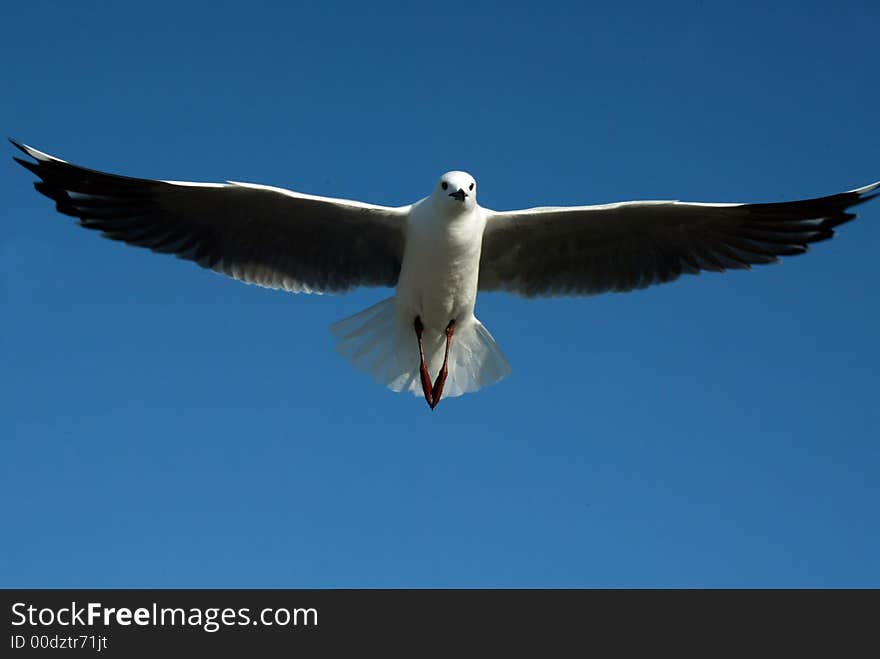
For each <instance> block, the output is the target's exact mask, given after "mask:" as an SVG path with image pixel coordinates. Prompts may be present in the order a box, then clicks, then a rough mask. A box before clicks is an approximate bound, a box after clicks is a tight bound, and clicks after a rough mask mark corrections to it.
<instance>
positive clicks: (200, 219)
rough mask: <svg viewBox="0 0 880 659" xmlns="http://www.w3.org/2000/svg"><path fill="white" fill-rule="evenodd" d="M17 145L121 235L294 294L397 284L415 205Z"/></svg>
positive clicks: (78, 208) (73, 205) (61, 194)
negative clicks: (144, 172) (102, 168)
mask: <svg viewBox="0 0 880 659" xmlns="http://www.w3.org/2000/svg"><path fill="white" fill-rule="evenodd" d="M12 143H13V144H14V145H15V146H16V147H18V148H19V149H20V150H21V151H23V152H24V153H25V154H27V155H28V156H30V157H31V158H32V159H33V160H32V161H31V160H25V159H23V158H15V160H16V161H17V162H18V163H20V164H21V165H22V166H24V167H25V168H27V169H28V170H30V171H31V172H33V173H34V174H36V175H37V176H38V177H39V178H40V179H41V180H40V181H38V182H36V183H34V187H35V188H36V190H37V191H38V192H40V193H41V194H43V195H45V196H47V197H49V198H50V199H52V200H53V201H54V202H55V206H56V208H57V209H58V211H59V212H60V213H63V214H65V215H69V216H72V217H76V218H79V221H80V224H81V225H82V226H83V227H85V228H86V229H92V230H95V231H100V232H101V233H102V234H103V235H104V236H106V237H107V238H110V239H112V240H119V241H123V242H126V243H128V244H130V245H135V246H137V247H144V248H147V249H150V250H152V251H154V252H159V253H166V254H175V255H177V256H178V257H180V258H183V259H188V260H190V261H194V262H196V263H197V264H198V265H200V266H202V267H204V268H210V269H212V270H214V271H216V272H219V273H222V274H225V275H228V276H230V277H234V278H235V279H239V280H241V281H244V282H247V283H251V284H258V285H261V286H267V287H271V288H281V289H285V290H288V291H293V292H343V291H346V290H348V289H350V288H353V287H355V286H394V285H395V284H396V283H397V278H398V275H399V273H400V263H401V260H402V258H403V246H404V238H405V235H404V234H405V229H406V216H407V213H408V210H409V207H401V208H388V207H385V206H374V205H371V204H364V203H361V202H356V201H348V200H343V199H331V198H327V197H316V196H312V195H304V194H300V193H296V192H292V191H290V190H285V189H283V188H274V187H271V186H265V185H257V184H249V183H235V182H228V183H190V182H184V181H156V180H150V179H140V178H130V177H126V176H117V175H115V174H108V173H104V172H99V171H95V170H91V169H86V168H84V167H79V166H77V165H72V164H70V163H67V162H65V161H63V160H60V159H59V158H55V157H54V156H50V155H48V154H46V153H43V152H42V151H38V150H37V149H34V148H32V147H29V146H27V145H24V144H19V143H18V142H15V141H14V140H13V141H12Z"/></svg>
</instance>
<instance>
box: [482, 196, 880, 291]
mask: <svg viewBox="0 0 880 659" xmlns="http://www.w3.org/2000/svg"><path fill="white" fill-rule="evenodd" d="M878 188H880V181H878V182H877V183H873V184H871V185H866V186H865V187H862V188H857V189H855V190H851V191H849V192H843V193H841V194H836V195H831V196H829V197H821V198H818V199H808V200H803V201H791V202H782V203H769V204H710V203H688V202H680V201H633V202H623V203H616V204H607V205H604V206H576V207H567V208H565V207H563V208H530V209H526V210H516V211H508V212H496V211H490V210H486V229H485V232H484V234H483V247H482V256H481V260H480V290H486V291H493V290H494V291H509V292H512V293H517V294H520V295H524V296H528V297H534V296H538V295H594V294H597V293H605V292H612V291H613V292H624V291H631V290H633V289H636V288H645V287H646V286H650V285H652V284H661V283H665V282H669V281H673V280H675V279H677V278H678V277H679V276H681V275H682V274H697V273H699V272H700V271H701V270H713V271H717V272H721V271H724V270H726V269H728V268H744V269H748V268H749V267H750V266H751V265H752V264H760V263H775V262H777V260H778V259H777V257H779V256H789V255H794V254H802V253H803V252H806V251H807V245H808V244H809V243H814V242H818V241H820V240H827V239H829V238H831V237H832V236H833V235H834V227H836V226H837V225H839V224H843V223H844V222H848V221H849V220H852V219H853V218H855V217H856V216H855V214H854V213H851V212H849V209H850V208H851V207H852V206H855V205H857V204H860V203H863V202H865V201H867V200H868V199H871V198H872V197H874V196H876V195H877V194H878V193H877V192H876V190H877V189H878Z"/></svg>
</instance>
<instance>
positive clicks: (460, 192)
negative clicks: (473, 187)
mask: <svg viewBox="0 0 880 659" xmlns="http://www.w3.org/2000/svg"><path fill="white" fill-rule="evenodd" d="M449 196H450V197H454V198H455V199H458V200H459V201H464V198H465V197H467V192H465V191H464V190H463V189H462V188H459V189H458V191H457V192H450V193H449Z"/></svg>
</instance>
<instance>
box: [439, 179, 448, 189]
mask: <svg viewBox="0 0 880 659" xmlns="http://www.w3.org/2000/svg"><path fill="white" fill-rule="evenodd" d="M440 187H441V188H443V189H444V190H448V189H449V184H448V183H447V182H446V181H443V183H441V184H440Z"/></svg>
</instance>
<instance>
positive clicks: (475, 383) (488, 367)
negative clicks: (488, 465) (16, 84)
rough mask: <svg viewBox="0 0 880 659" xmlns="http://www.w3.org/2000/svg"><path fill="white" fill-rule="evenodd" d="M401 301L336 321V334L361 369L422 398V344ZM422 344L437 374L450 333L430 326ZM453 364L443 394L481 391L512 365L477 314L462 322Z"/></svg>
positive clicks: (389, 301)
mask: <svg viewBox="0 0 880 659" xmlns="http://www.w3.org/2000/svg"><path fill="white" fill-rule="evenodd" d="M395 302H396V300H395V298H393V297H390V298H388V299H387V300H383V301H382V302H379V303H378V304H374V305H373V306H372V307H369V308H368V309H364V310H363V311H361V312H360V313H356V314H355V315H353V316H349V317H348V318H345V319H344V320H340V321H339V322H337V323H335V324H334V325H332V326H331V327H330V332H331V333H332V334H333V336H334V337H335V338H336V352H338V353H339V354H340V355H342V356H343V357H345V358H346V359H348V360H349V361H350V362H351V365H352V366H353V367H354V368H355V369H356V370H358V371H361V372H364V373H366V374H368V375H370V376H371V377H372V378H373V379H374V380H375V381H376V382H378V383H379V384H382V385H384V386H386V387H388V388H389V389H391V390H392V391H410V392H412V393H413V394H415V395H416V396H421V395H422V385H421V380H420V377H419V348H418V342H417V340H416V335H415V331H414V330H413V326H412V320H411V319H408V318H407V317H406V316H405V315H404V314H399V313H397V306H396V304H395ZM444 329H445V328H444ZM422 343H423V346H424V351H425V362H426V363H427V365H428V370H429V372H430V374H431V377H432V378H434V377H436V376H437V373H438V371H439V370H440V368H441V366H442V364H443V353H444V351H445V346H446V337H445V334H444V333H443V332H437V331H431V330H430V329H429V328H425V331H424V334H423V337H422ZM447 368H448V373H449V375H448V376H447V378H446V385H445V387H444V388H443V398H452V397H454V396H461V395H462V394H466V393H470V392H473V391H477V390H478V389H482V388H483V387H487V386H489V385H490V384H494V383H495V382H498V381H499V380H501V379H502V378H505V377H507V376H508V375H510V364H509V363H508V362H507V359H506V358H505V357H504V354H503V353H502V352H501V349H500V348H499V347H498V345H497V344H496V343H495V339H493V338H492V335H491V334H490V333H489V330H487V329H486V328H485V327H484V326H483V324H482V323H481V322H480V321H479V320H477V319H476V318H474V317H473V316H472V317H471V318H470V319H469V320H462V321H461V322H459V323H457V324H456V326H455V334H454V336H453V338H452V342H451V344H450V348H449V361H448V362H447Z"/></svg>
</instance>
